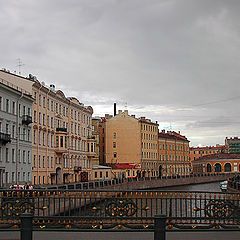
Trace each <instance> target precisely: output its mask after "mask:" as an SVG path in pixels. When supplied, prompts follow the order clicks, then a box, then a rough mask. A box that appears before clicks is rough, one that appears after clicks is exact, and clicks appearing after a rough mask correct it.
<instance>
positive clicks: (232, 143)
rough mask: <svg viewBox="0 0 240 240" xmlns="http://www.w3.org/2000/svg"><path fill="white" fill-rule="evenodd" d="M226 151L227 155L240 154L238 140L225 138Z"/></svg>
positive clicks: (239, 142)
mask: <svg viewBox="0 0 240 240" xmlns="http://www.w3.org/2000/svg"><path fill="white" fill-rule="evenodd" d="M225 146H226V151H227V152H228V153H240V138H238V137H230V138H227V137H226V138H225Z"/></svg>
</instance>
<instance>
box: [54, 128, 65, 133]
mask: <svg viewBox="0 0 240 240" xmlns="http://www.w3.org/2000/svg"><path fill="white" fill-rule="evenodd" d="M56 132H64V133H67V128H56Z"/></svg>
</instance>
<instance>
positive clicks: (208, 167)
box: [207, 163, 212, 172]
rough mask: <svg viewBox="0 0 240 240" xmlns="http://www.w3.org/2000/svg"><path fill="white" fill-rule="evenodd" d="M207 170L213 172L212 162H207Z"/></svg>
mask: <svg viewBox="0 0 240 240" xmlns="http://www.w3.org/2000/svg"><path fill="white" fill-rule="evenodd" d="M207 172H212V166H211V164H210V163H208V164H207Z"/></svg>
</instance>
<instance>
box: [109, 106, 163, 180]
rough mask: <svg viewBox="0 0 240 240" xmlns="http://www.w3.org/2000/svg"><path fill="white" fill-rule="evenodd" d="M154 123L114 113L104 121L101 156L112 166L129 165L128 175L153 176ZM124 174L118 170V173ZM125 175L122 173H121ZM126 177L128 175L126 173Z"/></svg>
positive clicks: (154, 150) (155, 163)
mask: <svg viewBox="0 0 240 240" xmlns="http://www.w3.org/2000/svg"><path fill="white" fill-rule="evenodd" d="M157 143H158V124H157V123H153V122H152V121H151V120H149V119H146V118H144V117H142V118H136V117H135V116H134V115H131V116H130V115H128V111H127V110H125V111H121V110H119V112H118V114H117V115H116V116H114V117H112V118H109V119H107V120H106V122H105V159H106V164H107V165H109V166H113V170H114V169H117V167H116V166H121V169H122V165H124V166H128V165H129V166H131V167H130V168H129V169H124V172H127V171H128V170H129V171H130V170H131V171H134V174H133V172H131V173H129V176H131V177H135V176H137V175H138V176H143V177H147V176H149V177H150V176H156V175H157V171H158V158H157V152H158V149H157ZM122 174H124V173H123V172H121V175H122ZM124 175H125V174H124ZM127 176H128V175H127Z"/></svg>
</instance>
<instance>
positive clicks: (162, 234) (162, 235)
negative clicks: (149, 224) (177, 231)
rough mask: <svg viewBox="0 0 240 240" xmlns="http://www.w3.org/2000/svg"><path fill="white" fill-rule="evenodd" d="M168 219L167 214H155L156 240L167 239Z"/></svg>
mask: <svg viewBox="0 0 240 240" xmlns="http://www.w3.org/2000/svg"><path fill="white" fill-rule="evenodd" d="M166 220H167V217H166V216H165V215H155V217H154V240H166Z"/></svg>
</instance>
